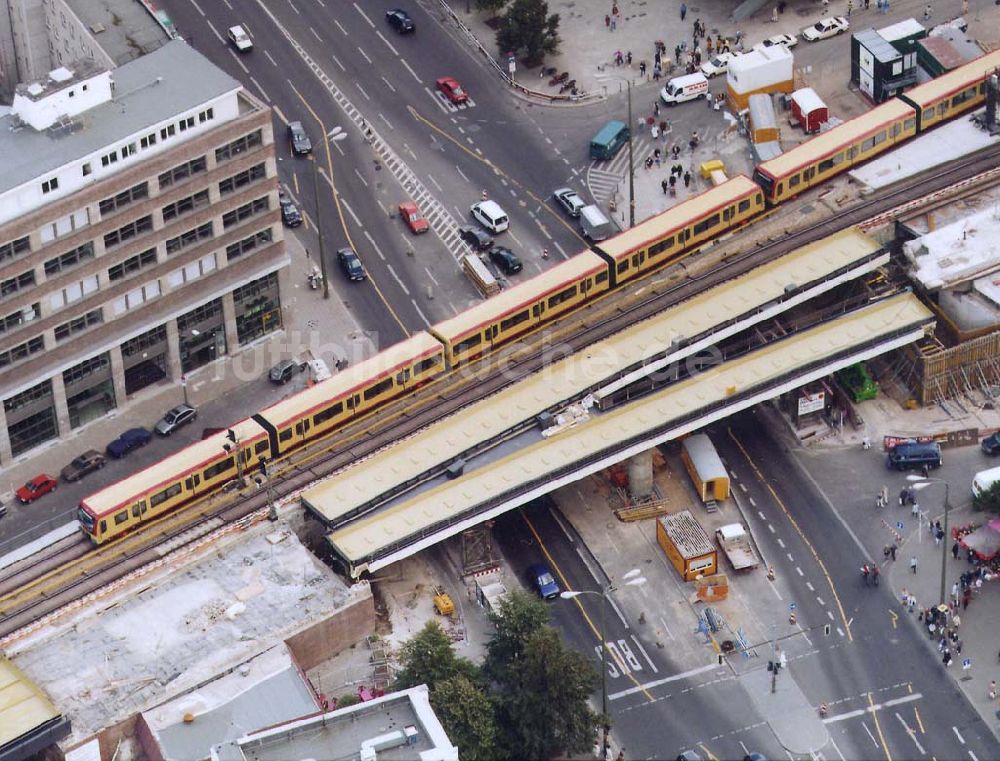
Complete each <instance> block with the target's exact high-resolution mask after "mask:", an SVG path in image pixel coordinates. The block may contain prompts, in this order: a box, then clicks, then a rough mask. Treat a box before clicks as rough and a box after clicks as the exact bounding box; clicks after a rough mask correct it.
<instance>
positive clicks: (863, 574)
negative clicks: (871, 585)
mask: <svg viewBox="0 0 1000 761" xmlns="http://www.w3.org/2000/svg"><path fill="white" fill-rule="evenodd" d="M870 574H871V570H870V569H869V568H868V564H867V563H865V564H864V565H863V566H861V578H862V579H863V580H864V582H865V586H866V587H867V586H868V577H869V575H870Z"/></svg>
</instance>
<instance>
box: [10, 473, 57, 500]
mask: <svg viewBox="0 0 1000 761" xmlns="http://www.w3.org/2000/svg"><path fill="white" fill-rule="evenodd" d="M58 485H59V482H58V481H56V480H55V479H54V478H53V477H52V476H50V475H49V474H48V473H40V474H39V475H37V476H35V477H34V478H32V479H31V480H30V481H28V483H26V484H25V485H24V486H22V487H21V488H20V489H18V490H17V498H18V499H19V500H21V502H22V503H24V504H25V505H26V504H28V503H29V502H34V501H35V500H36V499H38V498H39V497H44V496H45V495H46V494H48V493H49V492H50V491H55V490H56V487H57V486H58Z"/></svg>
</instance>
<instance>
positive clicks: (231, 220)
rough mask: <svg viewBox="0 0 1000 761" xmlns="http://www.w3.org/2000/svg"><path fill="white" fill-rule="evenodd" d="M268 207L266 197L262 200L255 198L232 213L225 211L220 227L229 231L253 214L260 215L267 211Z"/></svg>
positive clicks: (268, 202) (268, 203)
mask: <svg viewBox="0 0 1000 761" xmlns="http://www.w3.org/2000/svg"><path fill="white" fill-rule="evenodd" d="M269 207H270V201H269V199H268V197H267V196H263V197H262V198H255V199H254V200H253V201H251V202H250V203H245V204H243V205H242V206H239V207H237V208H235V209H233V210H232V211H227V212H226V213H225V214H223V215H222V227H223V228H224V229H227V230H228V229H229V228H230V227H232V226H233V225H237V224H239V223H240V222H242V221H243V220H244V219H249V218H250V217H252V216H253V215H255V214H260V213H261V212H262V211H267V209H268V208H269Z"/></svg>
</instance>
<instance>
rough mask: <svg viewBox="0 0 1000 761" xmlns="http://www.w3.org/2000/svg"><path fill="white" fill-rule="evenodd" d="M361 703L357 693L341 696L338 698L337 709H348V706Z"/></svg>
mask: <svg viewBox="0 0 1000 761" xmlns="http://www.w3.org/2000/svg"><path fill="white" fill-rule="evenodd" d="M360 702H361V698H359V697H358V696H357V694H356V693H354V692H348V693H347V694H346V695H341V696H340V697H339V698H337V708H347V707H348V706H353V705H357V704H358V703H360Z"/></svg>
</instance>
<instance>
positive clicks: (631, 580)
mask: <svg viewBox="0 0 1000 761" xmlns="http://www.w3.org/2000/svg"><path fill="white" fill-rule="evenodd" d="M641 573H642V572H641V571H640V570H639V569H638V568H633V569H632V570H631V571H628V572H627V573H625V574H623V575H622V580H623V582H624V586H627V587H637V586H640V585H642V584H645V583H646V579H645V577H643V576H640V574H641ZM616 589H618V587H616V586H615V585H614V583H608V584H606V585H605V586H604V588H603V589H602V590H601V591H600V592H598V591H596V590H593V589H570V590H567V591H565V592H562V593H560V595H559V596H560V597H561V598H562V599H564V600H572V599H573V598H574V597H579V596H580V595H596V596H597V597H600V598H601V616H600V619H599V623H600V636H601V714H602V716H601V721H602V727H601V729H602V736H601V758H602V759H605V761H606V759H607V753H608V731H609V730H610V729H611V724H610V717H609V715H608V657H607V653H608V646H607V637H605V635H604V622H605V608H606V607H607V602H608V595H610V594H611V593H612V592H614V591H615V590H616Z"/></svg>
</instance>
